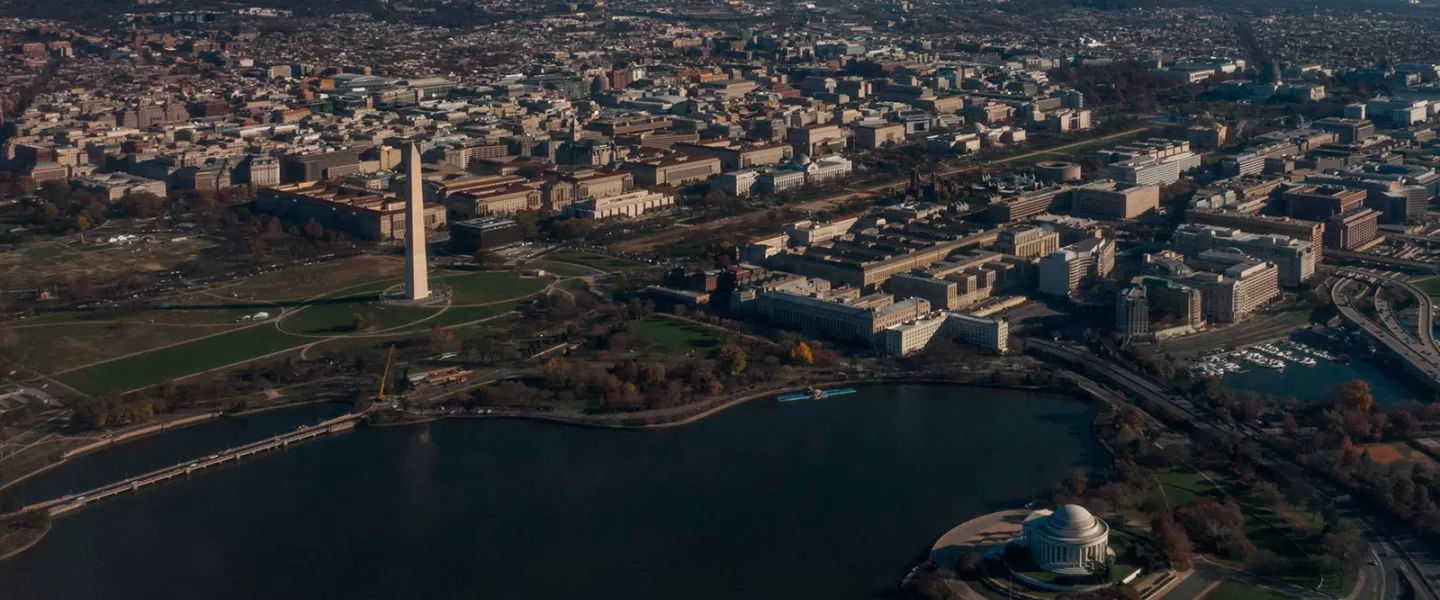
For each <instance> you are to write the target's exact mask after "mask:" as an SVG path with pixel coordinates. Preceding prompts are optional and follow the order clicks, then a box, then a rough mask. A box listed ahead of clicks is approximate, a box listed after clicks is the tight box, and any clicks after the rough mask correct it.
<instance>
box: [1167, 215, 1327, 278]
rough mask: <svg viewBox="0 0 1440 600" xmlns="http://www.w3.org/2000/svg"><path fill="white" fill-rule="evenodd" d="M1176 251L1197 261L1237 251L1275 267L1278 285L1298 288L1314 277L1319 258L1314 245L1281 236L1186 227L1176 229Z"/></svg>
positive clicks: (1195, 226) (1208, 227)
mask: <svg viewBox="0 0 1440 600" xmlns="http://www.w3.org/2000/svg"><path fill="white" fill-rule="evenodd" d="M1173 244H1174V245H1175V250H1176V251H1177V252H1180V253H1181V254H1184V255H1186V256H1189V257H1198V256H1200V255H1201V254H1202V253H1204V252H1206V251H1209V250H1229V249H1234V250H1238V251H1239V252H1240V253H1242V254H1244V255H1245V256H1249V257H1251V258H1255V259H1259V260H1265V261H1270V262H1272V263H1274V264H1275V265H1276V268H1277V270H1278V276H1279V281H1280V283H1281V284H1282V285H1286V286H1299V285H1302V284H1304V283H1305V281H1306V280H1308V279H1310V277H1311V276H1313V275H1314V274H1315V264H1316V260H1317V258H1318V256H1317V254H1316V252H1315V247H1314V244H1312V243H1310V242H1307V241H1304V240H1298V239H1295V238H1292V237H1288V236H1283V235H1279V234H1273V233H1272V234H1256V233H1246V232H1244V231H1240V230H1238V229H1231V228H1225V227H1214V226H1209V225H1200V224H1196V223H1185V224H1182V225H1180V226H1179V227H1178V228H1176V229H1175V237H1174V238H1173Z"/></svg>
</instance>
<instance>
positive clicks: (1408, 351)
mask: <svg viewBox="0 0 1440 600" xmlns="http://www.w3.org/2000/svg"><path fill="white" fill-rule="evenodd" d="M1345 275H1350V274H1349V273H1346V274H1345ZM1355 277H1357V278H1353V279H1352V278H1350V277H1346V278H1343V279H1341V280H1340V281H1339V282H1337V283H1336V284H1335V287H1334V288H1333V290H1332V291H1331V294H1330V295H1331V297H1332V298H1333V299H1334V301H1335V307H1336V308H1338V309H1340V314H1341V315H1342V316H1344V317H1345V319H1346V320H1348V321H1350V322H1351V323H1354V324H1355V325H1356V326H1358V327H1360V329H1361V330H1362V331H1364V332H1365V333H1366V335H1368V336H1369V337H1370V338H1371V339H1373V340H1375V341H1376V342H1377V343H1379V344H1380V345H1382V346H1384V347H1385V348H1387V349H1389V350H1390V351H1391V352H1392V353H1394V354H1395V355H1396V356H1399V357H1400V358H1401V359H1402V360H1404V361H1405V364H1406V366H1408V367H1409V370H1410V373H1411V374H1412V375H1414V376H1416V377H1418V378H1419V379H1420V380H1421V381H1424V382H1426V383H1427V384H1429V385H1430V386H1431V387H1436V388H1440V366H1437V365H1440V354H1437V353H1436V351H1435V336H1434V334H1433V333H1432V332H1430V331H1427V330H1425V329H1426V328H1427V327H1429V326H1430V324H1431V323H1430V321H1431V318H1432V317H1431V315H1430V308H1429V302H1428V300H1429V299H1428V297H1426V301H1425V302H1424V303H1422V304H1421V310H1420V313H1421V315H1420V329H1421V331H1419V332H1417V333H1418V334H1419V335H1420V339H1421V340H1422V342H1421V343H1420V344H1411V343H1408V342H1407V340H1405V339H1402V338H1400V337H1398V336H1396V335H1395V334H1394V332H1393V331H1390V330H1389V329H1387V328H1386V327H1384V326H1382V325H1381V324H1379V323H1376V322H1374V321H1372V320H1370V319H1369V318H1367V317H1366V316H1365V315H1362V314H1360V311H1359V310H1356V309H1355V307H1354V306H1351V302H1350V295H1351V293H1352V289H1354V288H1355V286H1357V285H1361V281H1362V279H1360V278H1359V277H1365V279H1364V280H1365V281H1371V282H1375V283H1379V282H1380V281H1382V280H1384V279H1386V278H1384V277H1381V276H1378V275H1373V274H1368V273H1367V274H1364V275H1363V276H1361V275H1356V276H1355ZM1389 324H1390V326H1391V327H1399V324H1398V323H1394V322H1389Z"/></svg>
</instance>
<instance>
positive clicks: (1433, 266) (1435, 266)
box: [1325, 248, 1440, 273]
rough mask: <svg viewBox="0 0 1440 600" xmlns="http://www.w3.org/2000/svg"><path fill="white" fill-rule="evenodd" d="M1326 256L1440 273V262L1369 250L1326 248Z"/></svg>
mask: <svg viewBox="0 0 1440 600" xmlns="http://www.w3.org/2000/svg"><path fill="white" fill-rule="evenodd" d="M1325 258H1333V259H1335V260H1343V261H1355V262H1362V263H1368V264H1372V265H1380V266H1384V267H1393V268H1397V269H1409V270H1412V271H1421V272H1425V273H1440V263H1432V262H1425V261H1421V260H1410V259H1408V258H1395V257H1393V256H1381V255H1379V254H1370V253H1368V252H1352V251H1350V250H1340V249H1337V248H1326V249H1325Z"/></svg>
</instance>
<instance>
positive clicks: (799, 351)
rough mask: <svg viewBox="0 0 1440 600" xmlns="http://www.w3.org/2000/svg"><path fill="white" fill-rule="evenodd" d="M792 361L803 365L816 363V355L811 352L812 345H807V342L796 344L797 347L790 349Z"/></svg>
mask: <svg viewBox="0 0 1440 600" xmlns="http://www.w3.org/2000/svg"><path fill="white" fill-rule="evenodd" d="M790 363H791V364H795V365H803V366H809V365H813V364H815V357H814V355H812V354H811V353H810V346H807V345H806V344H805V342H800V343H798V344H795V349H794V350H791V351H790Z"/></svg>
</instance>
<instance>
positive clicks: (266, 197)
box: [255, 181, 445, 241]
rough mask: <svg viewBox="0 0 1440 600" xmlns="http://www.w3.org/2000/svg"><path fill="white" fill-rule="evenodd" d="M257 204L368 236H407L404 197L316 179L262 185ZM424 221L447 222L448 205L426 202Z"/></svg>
mask: <svg viewBox="0 0 1440 600" xmlns="http://www.w3.org/2000/svg"><path fill="white" fill-rule="evenodd" d="M255 208H256V209H257V210H258V211H259V212H262V213H265V214H270V215H275V216H277V217H280V218H282V219H285V220H287V221H291V222H293V223H298V224H304V223H307V222H309V221H310V220H311V219H314V220H315V222H317V223H319V224H320V225H322V226H324V227H326V228H328V229H338V230H340V231H344V232H345V233H347V234H349V235H351V236H354V237H356V238H360V239H366V240H383V241H392V240H397V239H405V232H406V223H407V218H408V216H407V211H406V201H405V200H403V199H401V198H397V197H395V196H390V195H386V194H383V193H381V192H376V191H375V190H369V189H364V188H356V187H349V186H342V185H338V184H331V183H325V182H317V181H308V182H304V183H292V184H283V185H279V186H275V187H272V188H261V189H260V190H258V191H257V192H256V194H255ZM423 221H424V224H425V226H424V229H425V230H426V231H434V230H435V229H437V228H439V227H440V226H442V225H444V224H445V207H444V206H443V205H441V204H439V203H434V204H431V203H426V204H425V205H424V217H423Z"/></svg>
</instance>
